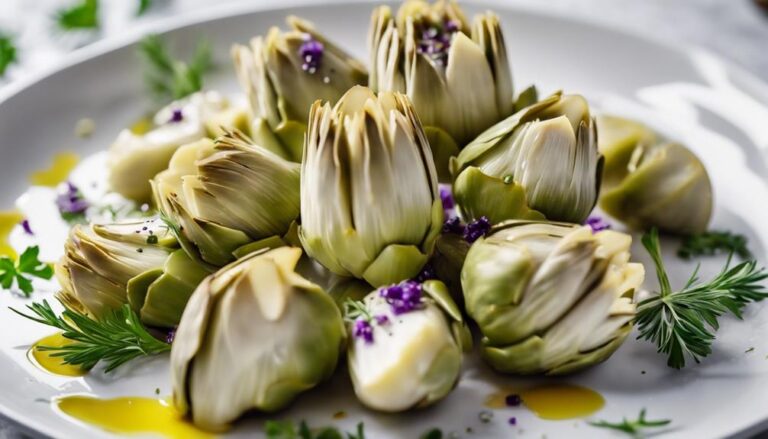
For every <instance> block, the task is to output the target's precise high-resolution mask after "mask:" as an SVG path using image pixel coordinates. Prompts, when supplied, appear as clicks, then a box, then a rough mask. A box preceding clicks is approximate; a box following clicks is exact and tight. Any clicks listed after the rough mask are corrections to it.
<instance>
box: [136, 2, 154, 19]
mask: <svg viewBox="0 0 768 439" xmlns="http://www.w3.org/2000/svg"><path fill="white" fill-rule="evenodd" d="M151 7H152V0H139V9H138V11H136V15H137V16H139V17H140V16H142V15H144V14H145V13H146V12H147V11H148V10H149V8H151Z"/></svg>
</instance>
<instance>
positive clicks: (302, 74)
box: [232, 16, 368, 162]
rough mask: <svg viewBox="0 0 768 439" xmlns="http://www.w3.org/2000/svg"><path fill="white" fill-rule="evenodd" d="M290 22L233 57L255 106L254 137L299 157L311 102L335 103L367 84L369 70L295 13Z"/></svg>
mask: <svg viewBox="0 0 768 439" xmlns="http://www.w3.org/2000/svg"><path fill="white" fill-rule="evenodd" d="M287 22H288V26H289V27H290V30H289V31H286V32H282V31H280V29H278V28H277V27H273V28H272V29H270V30H269V32H268V33H267V35H266V37H256V38H254V39H253V40H251V43H250V46H244V45H235V46H234V47H233V48H232V57H233V59H234V62H235V71H236V73H237V76H238V79H239V82H240V85H241V86H242V88H243V90H245V93H246V95H247V96H248V99H249V102H250V104H251V109H252V111H253V115H254V119H253V121H252V135H253V138H254V140H255V141H256V143H257V144H259V145H261V146H263V147H264V148H266V149H269V150H270V151H272V152H273V153H275V154H277V155H279V156H280V157H283V158H284V159H287V160H292V161H294V162H301V153H302V146H303V141H304V132H305V131H306V128H307V122H306V121H307V115H308V113H309V108H310V107H311V106H312V103H313V102H314V101H315V100H317V99H321V100H324V101H329V102H332V103H335V102H336V101H337V100H338V99H339V98H340V97H341V96H342V95H343V94H344V92H346V91H347V90H348V89H349V88H350V87H352V86H354V85H357V84H365V83H366V81H367V80H368V73H367V71H366V69H365V66H364V65H363V64H362V63H360V62H359V61H357V60H356V59H354V58H353V57H352V56H350V55H349V54H347V53H346V52H345V51H344V50H342V49H341V48H339V47H338V46H336V45H335V44H333V43H332V42H331V41H329V40H328V39H327V38H325V37H324V36H322V35H321V34H320V33H318V32H317V31H316V30H315V29H314V27H313V26H312V24H310V23H309V22H307V21H304V20H301V19H299V18H297V17H293V16H291V17H288V19H287Z"/></svg>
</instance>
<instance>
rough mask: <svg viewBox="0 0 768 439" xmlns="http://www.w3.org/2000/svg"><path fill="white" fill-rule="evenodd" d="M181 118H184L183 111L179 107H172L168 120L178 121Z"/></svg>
mask: <svg viewBox="0 0 768 439" xmlns="http://www.w3.org/2000/svg"><path fill="white" fill-rule="evenodd" d="M182 120H184V112H183V111H182V110H181V108H174V109H173V111H172V112H171V119H170V120H169V121H168V122H169V123H179V122H181V121H182Z"/></svg>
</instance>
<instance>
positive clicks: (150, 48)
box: [139, 35, 212, 101]
mask: <svg viewBox="0 0 768 439" xmlns="http://www.w3.org/2000/svg"><path fill="white" fill-rule="evenodd" d="M139 53H140V54H141V55H142V57H143V58H144V60H145V61H146V74H145V79H146V82H147V87H148V89H149V90H150V92H151V93H152V95H153V96H154V98H155V99H156V100H158V101H169V100H175V99H181V98H183V97H185V96H189V95H191V94H192V93H195V92H197V91H200V90H201V89H202V88H203V76H204V75H205V73H206V72H208V71H209V70H210V69H211V67H212V62H211V47H210V45H209V44H208V42H207V41H206V40H201V41H200V43H198V45H197V48H196V49H195V53H194V55H193V56H192V59H191V60H190V61H189V62H188V63H185V62H182V61H179V60H176V59H173V58H172V57H171V55H170V54H169V53H168V49H167V48H166V46H165V43H163V40H162V39H161V38H160V37H159V36H157V35H149V36H147V37H144V39H143V40H141V43H140V44H139Z"/></svg>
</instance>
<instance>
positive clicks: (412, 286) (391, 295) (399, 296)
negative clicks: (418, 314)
mask: <svg viewBox="0 0 768 439" xmlns="http://www.w3.org/2000/svg"><path fill="white" fill-rule="evenodd" d="M379 296H381V297H383V298H384V299H385V300H386V301H387V303H388V304H389V305H390V307H391V308H392V312H393V313H395V314H396V315H399V314H404V313H407V312H410V311H413V310H415V309H420V308H421V306H422V303H421V284H420V283H419V282H416V281H413V280H407V281H404V282H401V283H399V284H396V285H391V286H388V287H385V288H382V289H381V290H380V291H379Z"/></svg>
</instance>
